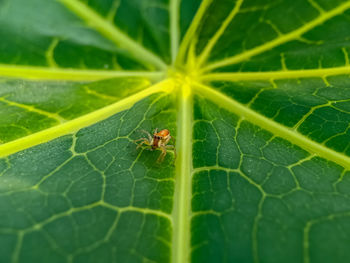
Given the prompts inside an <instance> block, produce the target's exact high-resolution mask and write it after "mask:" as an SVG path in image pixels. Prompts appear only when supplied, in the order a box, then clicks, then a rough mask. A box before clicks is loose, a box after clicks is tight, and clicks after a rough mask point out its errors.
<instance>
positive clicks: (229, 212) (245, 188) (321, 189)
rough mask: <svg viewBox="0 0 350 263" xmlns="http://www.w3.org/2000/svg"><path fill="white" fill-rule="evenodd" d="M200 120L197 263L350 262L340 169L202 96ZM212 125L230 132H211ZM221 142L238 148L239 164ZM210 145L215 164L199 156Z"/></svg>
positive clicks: (345, 180)
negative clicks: (346, 258)
mask: <svg viewBox="0 0 350 263" xmlns="http://www.w3.org/2000/svg"><path fill="white" fill-rule="evenodd" d="M194 116H195V122H196V124H195V126H194V138H193V140H194V148H193V153H194V156H196V155H200V156H201V158H202V159H204V161H203V160H202V161H199V160H197V161H195V162H194V173H193V181H192V182H193V183H192V212H193V217H192V221H191V233H192V237H191V245H192V254H191V256H192V261H193V262H254V261H260V262H276V263H277V262H293V263H295V262H305V261H308V262H344V261H343V257H344V256H348V252H347V251H348V249H347V243H348V242H349V240H348V236H347V234H344V233H348V232H350V225H349V224H348V223H347V222H348V217H349V216H350V213H349V211H350V195H349V191H350V183H349V182H350V179H349V178H350V177H349V175H348V173H345V171H344V169H343V168H342V167H340V166H338V165H336V164H334V163H331V162H329V161H326V160H324V159H321V158H319V157H313V156H311V155H310V154H308V153H307V152H305V151H304V150H302V149H301V148H299V147H297V146H295V145H293V144H291V143H290V142H288V141H286V140H284V139H281V138H278V137H276V136H273V135H272V134H271V133H269V132H267V131H264V130H262V129H261V128H259V127H257V126H255V125H253V124H251V123H249V122H247V121H245V120H241V119H238V118H237V117H236V116H235V115H234V114H232V113H229V112H227V111H226V110H224V109H221V108H219V107H218V105H216V104H213V103H211V102H209V101H206V100H203V99H198V98H197V99H196V104H195V113H194ZM227 116H231V117H230V118H228V117H227ZM212 120H215V121H216V122H218V121H222V122H224V123H226V125H227V127H231V131H230V132H225V133H222V134H220V136H218V134H216V133H215V132H209V130H215V128H214V127H215V125H214V122H212ZM197 123H206V126H200V125H197ZM203 138H205V140H203ZM197 140H198V141H201V147H197V146H196V144H197ZM222 140H224V141H225V140H230V141H231V142H233V143H234V145H236V147H237V149H238V152H237V153H236V157H235V158H237V159H238V165H236V162H237V161H236V160H231V162H230V163H223V162H222V160H224V159H225V158H223V157H221V156H220V151H219V150H215V149H219V148H220V147H219V145H220V143H219V142H220V141H222ZM214 146H216V147H214ZM206 147H209V148H210V149H212V150H213V151H214V155H215V158H214V157H213V156H211V155H209V154H208V153H206V154H201V153H200V152H199V151H201V150H203V149H206ZM195 160H196V159H195ZM229 164H231V166H230V165H229ZM340 229H341V230H340ZM328 235H329V238H330V239H331V240H333V242H325V241H324V240H325V239H326V240H329V239H327V236H328ZM325 243H327V244H325Z"/></svg>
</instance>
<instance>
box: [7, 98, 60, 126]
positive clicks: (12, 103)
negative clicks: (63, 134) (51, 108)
mask: <svg viewBox="0 0 350 263" xmlns="http://www.w3.org/2000/svg"><path fill="white" fill-rule="evenodd" d="M0 101H2V102H4V103H6V104H7V105H9V106H13V107H16V108H21V109H24V110H26V111H31V112H35V113H38V114H40V115H43V116H45V117H47V118H50V119H53V120H56V121H57V122H58V123H64V122H66V121H67V120H66V119H64V118H63V117H61V116H60V115H59V114H57V113H52V112H48V111H44V110H41V109H38V108H36V107H35V106H32V105H26V104H22V103H18V102H15V101H11V100H8V99H6V98H3V97H0Z"/></svg>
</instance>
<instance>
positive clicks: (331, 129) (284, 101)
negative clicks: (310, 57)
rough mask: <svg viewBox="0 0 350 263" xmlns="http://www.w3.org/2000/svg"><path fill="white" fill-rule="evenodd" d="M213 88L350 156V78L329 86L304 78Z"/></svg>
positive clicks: (338, 78)
mask: <svg viewBox="0 0 350 263" xmlns="http://www.w3.org/2000/svg"><path fill="white" fill-rule="evenodd" d="M213 85H214V86H215V87H216V88H217V89H218V90H220V91H221V92H223V93H225V94H226V95H228V96H229V97H232V98H234V99H235V100H238V101H239V102H241V103H243V104H246V105H248V106H249V107H250V108H251V109H253V110H254V111H257V112H258V113H260V114H262V115H264V116H266V117H268V118H270V119H272V120H274V121H275V122H278V123H281V124H282V125H284V126H287V127H290V128H294V129H295V130H297V131H298V132H300V133H301V134H303V135H305V136H307V137H308V138H310V139H312V140H314V141H317V142H319V143H321V144H323V145H325V146H327V147H329V148H332V149H334V150H336V151H338V152H342V153H344V154H346V155H350V133H349V122H350V88H349V87H350V86H349V85H350V80H349V76H344V75H340V76H334V77H328V78H327V83H325V81H324V80H322V79H319V78H312V79H309V78H305V79H289V80H274V81H273V82H272V83H270V82H268V81H255V82H250V81H244V82H215V83H213Z"/></svg>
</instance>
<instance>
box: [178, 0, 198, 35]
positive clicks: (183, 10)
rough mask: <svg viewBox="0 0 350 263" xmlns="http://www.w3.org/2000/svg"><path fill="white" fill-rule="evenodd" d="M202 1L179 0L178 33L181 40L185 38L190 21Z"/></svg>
mask: <svg viewBox="0 0 350 263" xmlns="http://www.w3.org/2000/svg"><path fill="white" fill-rule="evenodd" d="M201 2H202V0H181V1H180V16H181V19H180V33H181V38H183V37H184V36H185V33H186V32H187V30H188V28H189V27H190V24H191V22H192V19H193V18H194V16H195V14H196V12H197V10H198V8H199V6H200V4H201Z"/></svg>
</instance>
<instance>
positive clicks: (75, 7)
mask: <svg viewBox="0 0 350 263" xmlns="http://www.w3.org/2000/svg"><path fill="white" fill-rule="evenodd" d="M59 1H60V2H62V3H63V4H64V5H66V6H67V8H69V9H70V10H71V11H72V12H74V13H75V14H76V15H78V16H79V17H80V18H82V19H83V20H84V21H85V22H86V23H87V24H88V25H89V26H91V27H93V28H94V29H96V30H97V31H98V32H100V33H101V34H102V35H104V36H105V37H107V38H108V39H110V40H112V41H113V42H114V43H116V44H117V45H118V46H120V47H122V48H125V49H126V50H128V51H129V52H130V53H131V54H132V55H133V56H134V57H135V58H137V59H140V60H141V61H144V62H146V63H150V64H152V65H154V66H156V67H157V68H159V69H166V68H167V65H166V64H165V63H164V61H163V60H162V59H160V58H159V57H158V56H157V55H155V54H153V53H152V52H150V51H149V50H147V49H146V48H144V47H143V46H142V45H140V44H139V43H137V42H136V41H135V40H133V39H131V38H130V37H129V36H128V35H126V34H125V33H123V32H122V31H121V30H119V29H118V28H117V27H116V26H115V25H113V24H112V23H111V22H110V21H108V20H107V19H106V18H103V17H101V16H100V15H99V14H98V13H96V12H95V11H94V10H93V9H91V8H89V7H88V6H87V5H85V4H84V3H83V2H81V1H78V0H59Z"/></svg>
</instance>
